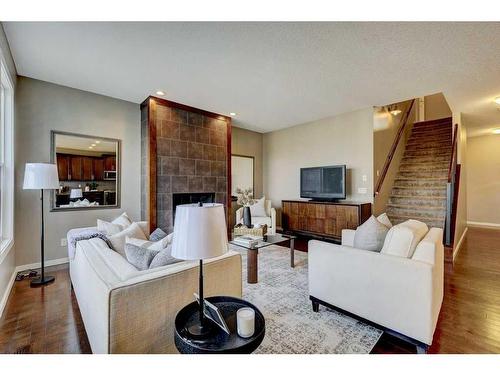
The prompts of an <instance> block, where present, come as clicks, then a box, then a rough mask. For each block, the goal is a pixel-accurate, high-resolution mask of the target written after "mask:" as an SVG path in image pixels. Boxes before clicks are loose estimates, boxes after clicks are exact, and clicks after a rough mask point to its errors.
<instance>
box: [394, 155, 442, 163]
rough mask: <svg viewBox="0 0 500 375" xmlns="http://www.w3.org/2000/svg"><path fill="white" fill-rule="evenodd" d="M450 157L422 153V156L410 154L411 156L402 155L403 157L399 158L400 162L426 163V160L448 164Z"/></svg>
mask: <svg viewBox="0 0 500 375" xmlns="http://www.w3.org/2000/svg"><path fill="white" fill-rule="evenodd" d="M450 158H451V155H450V156H448V155H441V156H428V155H423V156H411V157H403V159H401V164H403V163H405V164H406V163H410V162H411V163H427V162H431V163H441V162H442V163H446V164H449V163H450Z"/></svg>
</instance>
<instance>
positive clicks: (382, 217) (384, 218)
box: [377, 212, 392, 228]
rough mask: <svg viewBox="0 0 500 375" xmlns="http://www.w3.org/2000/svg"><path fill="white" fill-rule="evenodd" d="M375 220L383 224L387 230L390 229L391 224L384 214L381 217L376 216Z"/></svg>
mask: <svg viewBox="0 0 500 375" xmlns="http://www.w3.org/2000/svg"><path fill="white" fill-rule="evenodd" d="M377 220H378V221H380V222H381V223H382V224H384V225H385V226H386V227H387V228H392V223H391V221H390V220H389V217H388V216H387V214H386V213H385V212H384V213H383V214H382V215H378V216H377Z"/></svg>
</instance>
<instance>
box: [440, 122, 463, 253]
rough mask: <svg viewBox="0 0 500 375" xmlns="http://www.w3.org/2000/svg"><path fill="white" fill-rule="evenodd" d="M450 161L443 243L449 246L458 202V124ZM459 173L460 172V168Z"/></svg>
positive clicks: (453, 234)
mask: <svg viewBox="0 0 500 375" xmlns="http://www.w3.org/2000/svg"><path fill="white" fill-rule="evenodd" d="M451 147H452V149H451V159H450V166H449V167H448V182H447V183H446V221H445V227H444V230H445V236H444V239H445V241H444V243H445V245H446V246H451V245H452V243H453V237H454V236H455V220H456V211H457V201H458V185H457V184H458V183H459V181H457V178H456V177H457V162H458V124H455V126H454V128H453V141H452V143H451ZM458 168H459V171H460V167H458Z"/></svg>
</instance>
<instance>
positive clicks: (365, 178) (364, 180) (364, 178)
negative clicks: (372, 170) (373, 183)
mask: <svg viewBox="0 0 500 375" xmlns="http://www.w3.org/2000/svg"><path fill="white" fill-rule="evenodd" d="M366 181H368V177H366V174H364V175H363V182H366Z"/></svg>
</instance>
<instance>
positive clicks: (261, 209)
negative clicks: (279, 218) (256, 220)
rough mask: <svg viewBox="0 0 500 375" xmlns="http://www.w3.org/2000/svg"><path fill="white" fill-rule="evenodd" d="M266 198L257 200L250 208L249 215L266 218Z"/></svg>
mask: <svg viewBox="0 0 500 375" xmlns="http://www.w3.org/2000/svg"><path fill="white" fill-rule="evenodd" d="M265 201H266V197H262V198H260V199H257V201H256V202H255V203H254V204H252V205H251V206H250V214H251V215H252V217H253V216H261V217H262V216H267V214H266V208H265Z"/></svg>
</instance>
